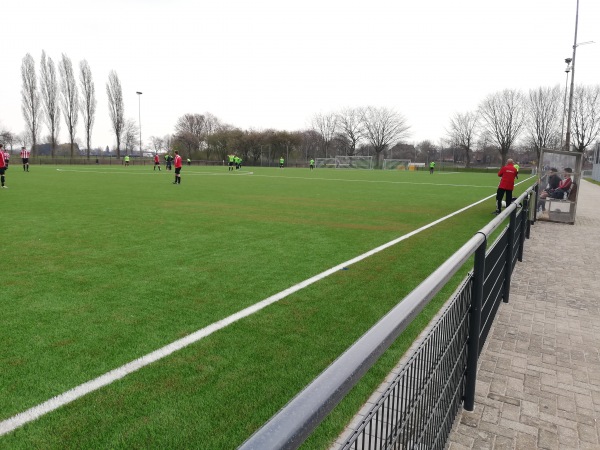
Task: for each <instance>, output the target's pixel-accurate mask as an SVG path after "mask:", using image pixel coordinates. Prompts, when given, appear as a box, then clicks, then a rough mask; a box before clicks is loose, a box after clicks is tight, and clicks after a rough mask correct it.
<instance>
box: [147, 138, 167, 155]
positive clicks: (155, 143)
mask: <svg viewBox="0 0 600 450" xmlns="http://www.w3.org/2000/svg"><path fill="white" fill-rule="evenodd" d="M150 142H151V143H152V148H153V149H154V153H158V152H160V151H161V150H162V149H163V148H164V146H165V140H164V139H163V138H161V137H157V136H150Z"/></svg>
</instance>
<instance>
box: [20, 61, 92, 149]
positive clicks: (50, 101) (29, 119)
mask: <svg viewBox="0 0 600 450" xmlns="http://www.w3.org/2000/svg"><path fill="white" fill-rule="evenodd" d="M79 68H80V76H79V84H78V83H77V80H76V78H75V72H74V70H73V64H72V62H71V59H70V58H69V57H68V56H67V55H65V54H64V53H63V54H62V57H61V59H60V61H59V63H58V71H57V69H56V65H55V63H54V61H53V60H52V58H50V57H48V56H47V55H46V52H45V51H42V57H41V61H40V79H39V88H38V77H37V73H36V69H35V61H34V59H33V57H32V56H31V55H30V54H29V53H28V54H27V55H25V57H24V58H23V61H22V64H21V79H22V82H23V87H22V89H21V110H22V112H23V118H24V119H25V124H26V127H27V133H28V135H29V136H28V137H29V141H30V142H31V147H32V150H33V151H34V152H35V150H36V148H37V144H38V140H39V136H40V130H41V125H42V122H45V124H46V126H47V127H48V132H49V135H48V140H49V141H50V145H51V148H52V150H51V152H52V156H54V154H55V151H56V148H57V145H58V135H59V132H60V124H61V121H60V116H61V113H62V117H63V119H64V122H65V125H66V127H67V132H68V134H69V142H70V152H71V156H73V154H74V147H75V135H76V130H77V124H78V122H79V113H80V112H81V114H82V116H83V122H84V128H85V134H86V141H87V144H88V157H89V149H90V147H91V134H92V127H93V124H94V117H95V112H96V103H97V102H96V96H95V88H94V82H93V79H92V72H91V69H90V66H89V64H88V63H87V61H86V60H83V61H81V63H80V65H79ZM79 88H81V93H82V95H81V98H80V95H79Z"/></svg>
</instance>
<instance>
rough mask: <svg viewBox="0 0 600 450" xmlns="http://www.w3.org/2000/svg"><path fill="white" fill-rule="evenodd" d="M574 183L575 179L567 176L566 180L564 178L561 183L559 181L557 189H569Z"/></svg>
mask: <svg viewBox="0 0 600 450" xmlns="http://www.w3.org/2000/svg"><path fill="white" fill-rule="evenodd" d="M572 183H573V180H571V177H565V179H564V180H562V181H561V182H560V183H558V188H557V189H562V190H563V191H568V190H569V188H570V187H571V184H572Z"/></svg>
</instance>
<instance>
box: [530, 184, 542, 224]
mask: <svg viewBox="0 0 600 450" xmlns="http://www.w3.org/2000/svg"><path fill="white" fill-rule="evenodd" d="M539 187H540V183H539V181H538V182H537V183H536V184H535V187H534V188H533V198H534V200H535V208H533V219H532V220H531V223H533V224H535V221H536V220H537V213H538V201H539V197H538V194H539V192H538V190H539Z"/></svg>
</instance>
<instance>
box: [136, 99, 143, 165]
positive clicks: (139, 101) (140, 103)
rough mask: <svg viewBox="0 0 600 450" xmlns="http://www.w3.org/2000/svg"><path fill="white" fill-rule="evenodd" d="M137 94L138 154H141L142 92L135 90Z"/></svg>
mask: <svg viewBox="0 0 600 450" xmlns="http://www.w3.org/2000/svg"><path fill="white" fill-rule="evenodd" d="M136 94H137V96H138V124H139V125H140V156H143V155H144V154H143V153H142V100H141V99H142V93H141V92H140V91H138V92H136Z"/></svg>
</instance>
